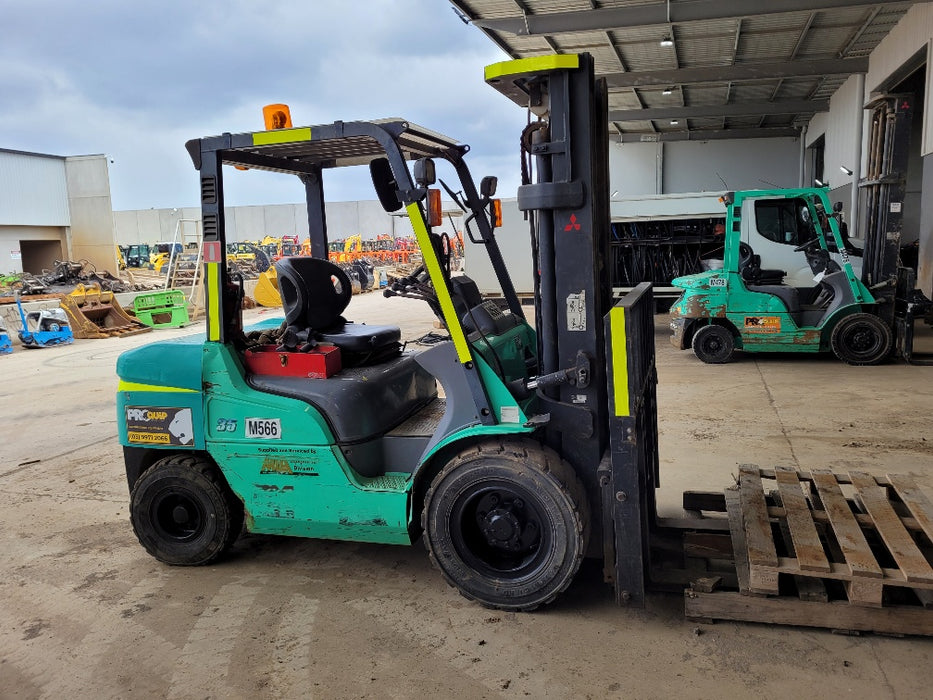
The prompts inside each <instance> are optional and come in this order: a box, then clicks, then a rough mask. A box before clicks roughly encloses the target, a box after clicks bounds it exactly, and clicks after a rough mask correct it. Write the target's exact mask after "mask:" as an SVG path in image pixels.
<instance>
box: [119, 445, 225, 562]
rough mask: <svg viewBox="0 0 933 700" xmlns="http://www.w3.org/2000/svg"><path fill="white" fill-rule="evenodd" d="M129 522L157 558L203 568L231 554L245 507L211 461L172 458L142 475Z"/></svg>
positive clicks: (134, 496)
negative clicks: (227, 552) (229, 550)
mask: <svg viewBox="0 0 933 700" xmlns="http://www.w3.org/2000/svg"><path fill="white" fill-rule="evenodd" d="M130 522H132V524H133V531H134V532H135V533H136V537H138V538H139V542H140V544H142V546H143V547H145V548H146V551H147V552H149V554H151V555H152V556H154V557H155V558H156V559H158V560H159V561H161V562H164V563H166V564H172V565H175V566H200V565H202V564H207V563H209V562H211V561H213V560H215V559H216V558H217V557H219V556H220V555H221V554H223V553H224V552H226V551H227V550H228V549H229V548H230V546H231V545H233V543H234V542H235V541H236V538H237V537H238V536H239V534H240V530H241V529H242V527H243V504H242V502H241V501H240V500H239V499H238V498H237V497H236V496H235V495H234V494H233V492H232V491H231V490H230V488H229V487H228V486H227V484H226V482H225V481H224V480H223V477H222V476H221V474H220V471H219V470H218V469H217V467H216V466H215V465H214V464H213V462H211V461H210V460H208V459H206V458H205V457H202V456H193V455H171V456H169V457H166V458H164V459H161V460H159V461H158V462H156V463H155V464H153V465H152V466H151V467H149V469H147V470H146V471H145V472H143V473H142V475H141V476H140V477H139V479H137V481H136V484H135V485H134V486H133V491H132V493H131V494H130Z"/></svg>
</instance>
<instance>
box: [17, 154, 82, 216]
mask: <svg viewBox="0 0 933 700" xmlns="http://www.w3.org/2000/svg"><path fill="white" fill-rule="evenodd" d="M0 223H2V224H3V225H7V226H70V225H71V217H70V213H69V209H68V189H67V185H66V182H65V160H64V159H63V158H55V157H46V156H37V155H32V154H27V153H17V152H12V151H3V150H0Z"/></svg>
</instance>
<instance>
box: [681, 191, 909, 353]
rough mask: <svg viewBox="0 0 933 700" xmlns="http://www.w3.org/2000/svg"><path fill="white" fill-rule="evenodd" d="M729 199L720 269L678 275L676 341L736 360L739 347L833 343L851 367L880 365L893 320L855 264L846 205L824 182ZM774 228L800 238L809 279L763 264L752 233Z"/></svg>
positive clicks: (791, 348)
mask: <svg viewBox="0 0 933 700" xmlns="http://www.w3.org/2000/svg"><path fill="white" fill-rule="evenodd" d="M722 201H723V203H724V204H725V206H726V233H725V242H724V245H725V253H724V259H723V267H722V269H720V270H710V271H707V272H702V273H698V274H695V275H686V276H684V277H678V278H676V279H674V280H673V281H672V282H671V284H672V285H673V286H675V287H679V288H681V289H683V290H684V291H683V293H682V294H681V296H680V298H679V299H678V300H677V301H676V302H675V303H674V304H673V306H672V307H671V343H672V344H673V345H674V347H676V348H678V349H680V350H685V349H687V348H690V347H692V348H693V352H694V353H695V354H696V356H697V357H698V358H699V359H700V360H702V361H703V362H706V363H710V364H722V363H726V362H729V361H730V360H731V359H732V357H733V353H734V351H735V350H736V349H740V350H744V351H745V352H810V353H813V352H826V351H829V350H831V351H832V352H833V353H835V355H836V356H837V357H839V359H841V360H843V361H844V362H847V363H849V364H853V365H873V364H878V363H879V362H882V361H883V360H885V359H886V358H887V357H888V356H889V355H890V354H891V349H892V347H893V343H894V336H893V333H892V329H891V325H890V324H889V323H887V322H885V320H883V319H882V317H881V316H880V315H879V313H878V306H879V300H878V299H876V297H875V296H873V294H872V292H871V291H870V290H869V289H868V287H867V286H866V285H865V284H864V283H863V282H862V281H861V280H860V279H859V278H858V276H857V275H856V273H855V271H854V270H853V267H852V260H851V258H850V256H849V253H848V251H847V243H848V241H847V240H846V239H845V237H844V236H843V234H842V229H841V226H840V223H841V210H842V207H841V205H840V204H837V205H836V206H835V207H833V208H831V207H830V205H829V200H828V198H827V191H826V189H824V188H801V189H782V190H768V191H765V190H749V191H742V192H727V193H726V194H725V195H724V196H723V197H722ZM775 214H776V215H775ZM768 226H777V227H778V229H779V233H778V235H779V236H780V237H781V238H785V237H786V240H791V239H792V240H794V241H795V242H798V243H799V245H797V246H796V247H794V248H793V250H794V251H795V252H796V253H797V254H798V255H799V256H800V259H801V263H803V261H804V260H805V261H806V265H807V266H809V268H810V271H811V272H812V274H813V284H812V285H811V286H806V287H798V286H792V285H789V284H786V283H785V277H786V276H787V271H785V270H777V269H762V267H761V257H760V256H759V255H758V254H756V253H755V251H754V250H753V249H752V247H751V246H750V245H749V244H748V242H747V241H748V233H749V231H750V230H755V231H762V230H763V229H765V228H767V227H768ZM772 235H773V234H772ZM831 251H832V253H836V254H837V256H838V259H840V260H841V264H840V262H839V261H838V260H837V259H833V257H832V255H831Z"/></svg>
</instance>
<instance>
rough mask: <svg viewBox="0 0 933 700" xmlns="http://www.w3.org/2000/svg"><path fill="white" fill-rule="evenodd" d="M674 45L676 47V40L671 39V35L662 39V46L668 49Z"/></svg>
mask: <svg viewBox="0 0 933 700" xmlns="http://www.w3.org/2000/svg"><path fill="white" fill-rule="evenodd" d="M673 45H674V40H673V39H671V37H670V35H668V36H666V37H664V38H663V39H661V46H664V47H668V46H673Z"/></svg>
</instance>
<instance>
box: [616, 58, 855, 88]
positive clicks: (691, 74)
mask: <svg viewBox="0 0 933 700" xmlns="http://www.w3.org/2000/svg"><path fill="white" fill-rule="evenodd" d="M867 72H868V59H867V58H829V59H823V60H816V61H784V62H782V63H737V64H733V65H730V66H709V67H706V68H676V69H673V68H671V69H661V70H642V71H628V72H625V73H607V74H605V75H604V76H602V77H605V78H606V83H607V84H608V86H609V88H610V89H611V88H630V87H649V86H651V85H686V84H688V83H689V84H696V83H734V82H739V81H742V80H773V79H776V78H808V77H813V76H817V75H851V74H853V73H867Z"/></svg>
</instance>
